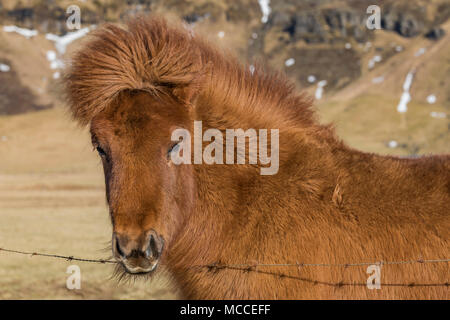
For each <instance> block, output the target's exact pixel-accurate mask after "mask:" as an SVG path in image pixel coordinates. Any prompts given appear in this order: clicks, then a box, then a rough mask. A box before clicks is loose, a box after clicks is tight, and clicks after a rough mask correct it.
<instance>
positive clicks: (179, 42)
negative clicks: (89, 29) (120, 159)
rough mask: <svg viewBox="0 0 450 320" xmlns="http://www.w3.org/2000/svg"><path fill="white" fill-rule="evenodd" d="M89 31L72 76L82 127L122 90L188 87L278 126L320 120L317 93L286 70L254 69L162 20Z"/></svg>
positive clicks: (73, 102) (69, 85)
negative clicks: (301, 88)
mask: <svg viewBox="0 0 450 320" xmlns="http://www.w3.org/2000/svg"><path fill="white" fill-rule="evenodd" d="M90 36H91V37H92V39H91V40H90V41H89V42H88V43H87V44H86V45H85V46H84V47H83V48H82V49H81V50H80V51H78V52H77V53H76V54H75V56H74V57H73V59H72V61H71V66H70V69H69V70H68V73H67V74H66V76H65V80H66V93H67V98H68V102H69V106H70V109H71V111H72V115H73V116H74V118H75V119H77V120H78V121H79V122H80V123H81V124H83V125H86V124H88V123H89V122H90V121H91V120H92V118H93V117H94V116H95V115H96V114H98V113H99V112H101V111H102V110H104V109H105V108H107V107H108V106H109V105H110V104H111V103H112V102H113V100H114V99H115V98H116V97H117V96H118V94H119V93H120V92H122V91H126V90H143V91H147V92H149V93H150V94H152V95H155V96H160V95H162V94H167V91H168V89H173V88H187V87H189V88H191V89H192V88H193V90H194V89H198V90H199V91H201V92H202V93H203V94H204V96H205V97H206V98H207V99H209V100H211V104H214V105H217V104H219V105H222V106H223V105H227V106H228V107H230V108H234V109H235V111H241V113H243V114H250V115H251V114H254V113H256V114H257V115H258V117H259V118H261V119H262V118H266V119H268V121H271V122H273V121H276V119H279V120H280V121H281V122H280V123H278V126H272V127H286V126H287V125H289V124H292V125H293V126H296V127H299V122H301V124H302V125H304V126H309V125H312V124H314V123H315V121H314V117H313V111H312V109H311V105H312V103H311V99H310V98H307V97H306V96H305V95H297V94H294V85H293V84H292V83H291V82H290V81H289V80H287V78H286V77H285V76H284V75H282V74H280V73H276V72H271V71H268V70H264V69H263V68H262V67H261V66H256V68H255V70H254V71H253V72H251V71H250V69H249V68H248V66H244V65H242V64H240V63H239V62H238V60H237V59H236V58H235V57H234V56H233V55H231V54H223V53H222V52H220V51H219V49H217V48H215V47H214V46H212V45H210V44H209V43H208V42H207V41H206V40H204V39H202V38H200V37H197V36H194V35H193V33H192V32H191V31H189V30H188V29H187V28H185V27H182V26H180V25H178V26H177V25H170V26H169V25H168V23H167V22H166V20H165V19H163V18H160V17H137V18H134V19H131V20H130V21H128V22H127V23H126V26H125V27H120V26H116V25H113V24H106V25H104V26H103V27H102V28H100V29H99V30H96V31H94V32H93V34H92V35H90ZM212 101H214V102H212ZM238 109H240V110H238Z"/></svg>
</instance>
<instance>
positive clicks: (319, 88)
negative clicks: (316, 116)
mask: <svg viewBox="0 0 450 320" xmlns="http://www.w3.org/2000/svg"><path fill="white" fill-rule="evenodd" d="M326 85H327V81H326V80H321V81H319V82H318V83H317V89H316V94H315V96H316V99H317V100H320V99H322V95H323V87H325V86H326Z"/></svg>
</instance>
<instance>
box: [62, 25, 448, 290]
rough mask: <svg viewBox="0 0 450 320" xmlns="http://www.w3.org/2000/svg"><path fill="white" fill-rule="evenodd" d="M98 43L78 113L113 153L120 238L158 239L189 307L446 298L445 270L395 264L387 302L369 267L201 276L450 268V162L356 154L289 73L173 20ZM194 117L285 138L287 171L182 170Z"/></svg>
mask: <svg viewBox="0 0 450 320" xmlns="http://www.w3.org/2000/svg"><path fill="white" fill-rule="evenodd" d="M94 37H95V38H94V39H92V40H91V42H89V43H88V44H87V45H86V47H84V48H83V50H81V51H80V52H79V53H78V54H77V55H75V57H74V59H73V65H72V68H71V70H70V72H69V74H68V77H67V88H68V97H69V100H70V106H71V110H72V112H73V115H74V116H75V118H76V119H77V120H78V121H80V122H81V123H82V124H90V125H91V132H92V135H93V142H94V145H100V146H102V148H103V149H105V150H106V151H107V153H108V154H109V155H110V159H104V160H103V162H104V167H105V177H106V185H107V197H108V201H109V205H110V211H111V216H112V222H113V228H114V231H115V232H122V233H126V234H127V235H129V237H131V238H133V237H135V238H137V237H139V235H140V234H141V233H142V232H143V231H144V230H147V229H148V228H153V229H155V230H156V231H157V232H158V233H160V234H162V235H163V237H164V239H165V242H166V246H165V249H164V252H163V256H162V263H163V264H164V265H166V267H167V268H168V269H169V270H170V271H171V272H172V274H173V275H174V278H175V279H176V281H177V282H178V284H179V285H180V288H181V289H182V292H183V293H184V295H185V297H187V298H219V299H222V298H244V299H245V298H264V299H277V298H302V299H310V298H322V299H330V298H331V299H333V298H356V299H360V298H400V299H411V298H413V299H414V298H434V299H446V298H448V281H449V269H448V263H435V264H419V263H417V264H405V265H385V266H383V267H382V270H381V275H382V277H381V280H382V281H381V282H382V285H381V290H369V289H367V287H366V285H365V284H366V279H367V277H368V276H369V275H368V274H367V273H366V268H367V267H351V268H350V267H349V268H342V267H322V268H320V267H303V268H283V267H264V268H263V267H257V268H256V269H253V270H251V271H248V270H247V271H245V270H239V268H238V269H237V270H236V269H232V268H225V269H213V270H208V269H207V268H195V267H192V266H196V265H205V264H213V263H217V264H228V265H230V264H242V263H254V262H258V263H266V264H270V263H296V262H299V263H301V262H304V263H331V264H338V263H344V264H345V263H353V262H371V261H399V260H411V259H413V260H415V259H446V258H448V257H449V256H450V254H449V227H450V219H449V215H450V157H449V156H444V155H443V156H429V157H422V158H420V159H400V158H395V157H383V156H378V155H374V154H367V153H362V152H359V151H356V150H353V149H351V148H349V147H347V146H346V145H345V144H343V143H342V142H341V141H340V140H338V139H337V138H336V137H335V135H334V131H333V130H332V128H331V127H328V126H321V125H319V124H318V123H317V121H316V120H315V118H314V114H313V111H312V108H311V101H310V100H309V99H308V98H305V97H304V96H299V95H297V94H295V93H294V92H293V87H292V84H290V83H289V82H288V81H287V80H286V79H285V78H284V76H281V75H279V74H275V73H270V72H265V71H262V70H261V69H257V70H256V71H255V73H254V74H253V75H252V74H251V73H250V72H249V71H248V68H245V67H244V66H242V65H240V64H239V63H238V62H237V61H236V59H235V58H233V57H230V56H229V55H227V56H224V55H222V54H221V53H220V52H219V51H218V50H217V49H215V48H213V47H212V46H210V45H209V44H207V43H206V42H205V41H204V40H202V39H199V38H198V37H196V36H194V37H193V36H191V34H190V33H189V32H188V31H186V30H184V29H183V28H181V27H180V28H177V27H173V26H168V25H167V24H166V22H165V21H164V20H163V19H158V18H143V19H135V20H133V21H130V22H129V23H128V24H127V28H126V29H124V28H119V27H117V26H113V25H106V26H104V27H103V28H101V29H100V30H99V31H97V32H96V33H95V36H94ZM194 120H202V121H203V128H204V130H206V129H207V128H218V129H221V130H225V128H242V129H244V130H246V129H248V128H255V129H258V128H267V129H271V128H276V129H279V130H280V133H279V135H280V170H279V172H278V174H276V175H273V176H261V175H260V174H259V168H258V166H256V165H206V164H203V165H180V166H175V165H173V164H172V165H171V163H170V161H168V160H167V157H166V152H167V148H169V147H170V144H171V143H172V142H171V141H170V133H171V131H172V130H173V129H174V128H177V127H182V128H187V129H189V130H192V125H193V121H194ZM280 274H282V276H280ZM445 283H447V286H446V285H445Z"/></svg>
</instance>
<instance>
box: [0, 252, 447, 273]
mask: <svg viewBox="0 0 450 320" xmlns="http://www.w3.org/2000/svg"><path fill="white" fill-rule="evenodd" d="M2 251H4V252H9V253H15V254H22V255H29V256H31V257H33V256H41V257H47V258H56V259H64V260H67V261H81V262H89V263H100V264H106V263H110V264H117V263H118V262H117V261H114V260H107V259H85V258H77V257H74V256H64V255H58V254H49V253H41V252H27V251H20V250H13V249H5V248H0V252H2ZM443 262H446V263H449V262H450V259H428V260H425V259H416V260H404V261H376V262H359V263H302V262H296V263H244V264H221V263H212V264H206V265H194V266H192V267H193V268H209V269H224V268H240V269H246V268H247V269H251V268H256V267H297V268H298V267H342V268H347V267H359V266H370V265H380V266H382V265H398V264H413V263H443Z"/></svg>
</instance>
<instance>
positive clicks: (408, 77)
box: [403, 71, 414, 91]
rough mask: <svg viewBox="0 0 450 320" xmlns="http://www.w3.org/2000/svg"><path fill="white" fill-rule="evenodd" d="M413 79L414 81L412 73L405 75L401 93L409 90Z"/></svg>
mask: <svg viewBox="0 0 450 320" xmlns="http://www.w3.org/2000/svg"><path fill="white" fill-rule="evenodd" d="M413 79H414V72H413V71H410V72H408V74H407V75H406V79H405V82H404V83H403V91H409V89H411V84H412V81H413Z"/></svg>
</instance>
